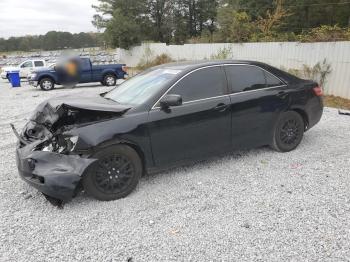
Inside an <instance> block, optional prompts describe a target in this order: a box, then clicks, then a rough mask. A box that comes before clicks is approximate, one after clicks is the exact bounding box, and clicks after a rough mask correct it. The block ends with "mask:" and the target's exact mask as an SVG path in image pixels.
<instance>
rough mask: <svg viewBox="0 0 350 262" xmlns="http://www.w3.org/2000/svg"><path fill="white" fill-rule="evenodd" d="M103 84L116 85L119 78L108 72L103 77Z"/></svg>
mask: <svg viewBox="0 0 350 262" xmlns="http://www.w3.org/2000/svg"><path fill="white" fill-rule="evenodd" d="M103 84H104V85H105V86H115V85H116V84H117V78H116V76H115V75H112V74H108V75H105V77H104V78H103Z"/></svg>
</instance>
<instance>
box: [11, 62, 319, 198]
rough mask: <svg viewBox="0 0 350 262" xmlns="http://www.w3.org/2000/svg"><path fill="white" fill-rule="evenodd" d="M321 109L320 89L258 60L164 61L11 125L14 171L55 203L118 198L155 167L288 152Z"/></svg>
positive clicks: (46, 106)
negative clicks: (245, 152) (257, 151)
mask: <svg viewBox="0 0 350 262" xmlns="http://www.w3.org/2000/svg"><path fill="white" fill-rule="evenodd" d="M322 112H323V103H322V89H321V88H320V87H319V86H318V84H317V83H315V82H313V81H309V80H302V79H299V78H297V77H295V76H292V75H290V74H288V73H285V72H283V71H281V70H279V69H276V68H274V67H271V66H269V65H266V64H263V63H259V62H251V61H215V62H187V63H176V64H167V65H162V66H158V67H154V68H151V69H149V70H147V71H145V72H142V73H140V74H138V75H137V76H134V77H133V78H131V79H129V80H127V81H125V82H124V83H123V84H121V85H120V86H118V87H116V88H115V89H113V90H112V91H110V92H108V93H104V94H101V95H96V96H90V97H82V96H79V97H70V96H64V97H58V98H54V99H50V100H48V101H45V102H44V103H42V104H40V105H39V106H38V107H37V109H36V110H35V112H34V114H33V115H32V117H31V118H30V121H29V122H28V123H27V124H26V125H25V127H24V129H23V131H22V132H21V133H17V131H16V130H15V129H14V131H15V133H16V135H17V137H18V139H19V142H18V146H17V151H16V156H17V165H18V170H19V174H20V176H21V177H22V178H23V179H24V180H25V181H26V182H27V183H29V184H30V185H32V186H34V187H35V188H37V189H38V190H39V191H40V192H42V193H43V194H45V195H46V196H49V197H51V198H54V199H58V200H61V201H65V202H66V201H69V200H71V198H72V197H74V196H75V194H76V193H77V192H78V191H79V190H82V189H83V190H85V191H86V192H87V193H88V194H89V195H91V196H93V197H95V198H96V199H99V200H115V199H119V198H122V197H125V196H127V195H128V194H130V193H131V192H132V191H133V190H134V189H135V187H136V186H137V184H138V181H139V179H140V177H141V176H142V175H143V174H145V173H148V172H152V171H155V170H160V169H164V168H169V167H174V166H177V165H181V164H184V163H188V162H190V161H193V160H198V159H205V158H208V157H210V156H212V155H215V154H220V153H223V152H227V151H231V150H237V149H243V148H254V147H260V146H265V145H268V146H271V147H272V148H274V149H276V150H277V151H280V152H288V151H291V150H293V149H295V148H296V147H297V146H298V145H299V143H300V142H301V140H302V138H303V134H304V132H305V131H306V130H308V129H310V128H311V127H312V126H314V125H315V124H316V123H317V122H319V120H320V118H321V116H322ZM233 175H234V174H233ZM218 179H219V176H218Z"/></svg>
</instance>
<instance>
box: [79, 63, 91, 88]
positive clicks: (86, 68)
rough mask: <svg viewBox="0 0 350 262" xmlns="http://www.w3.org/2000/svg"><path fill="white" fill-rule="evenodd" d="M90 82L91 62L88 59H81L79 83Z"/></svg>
mask: <svg viewBox="0 0 350 262" xmlns="http://www.w3.org/2000/svg"><path fill="white" fill-rule="evenodd" d="M91 80H92V71H91V62H90V59H88V58H82V59H81V60H80V63H79V82H80V83H88V82H91Z"/></svg>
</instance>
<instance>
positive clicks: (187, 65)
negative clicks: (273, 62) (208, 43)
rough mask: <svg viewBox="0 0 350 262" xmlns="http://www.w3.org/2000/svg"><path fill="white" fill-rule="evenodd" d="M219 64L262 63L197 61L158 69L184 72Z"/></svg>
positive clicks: (171, 64)
mask: <svg viewBox="0 0 350 262" xmlns="http://www.w3.org/2000/svg"><path fill="white" fill-rule="evenodd" d="M221 64H250V65H260V64H262V63H260V62H256V61H247V60H199V61H183V62H175V63H169V64H164V65H161V66H159V68H171V69H177V70H186V69H196V68H200V67H204V66H211V65H221Z"/></svg>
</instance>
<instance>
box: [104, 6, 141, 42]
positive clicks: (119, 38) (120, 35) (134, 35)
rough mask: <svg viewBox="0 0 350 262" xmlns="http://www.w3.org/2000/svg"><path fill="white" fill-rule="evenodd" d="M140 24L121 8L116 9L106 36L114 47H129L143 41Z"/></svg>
mask: <svg viewBox="0 0 350 262" xmlns="http://www.w3.org/2000/svg"><path fill="white" fill-rule="evenodd" d="M140 33H141V29H140V26H139V25H138V24H137V23H136V22H135V20H134V19H131V18H130V17H128V16H125V15H124V14H123V12H122V11H121V10H120V9H116V10H115V11H114V13H113V18H112V19H111V20H110V21H109V22H108V24H107V28H106V32H105V37H106V40H107V41H108V42H109V43H110V45H111V46H112V47H121V48H125V49H129V48H130V47H131V46H132V45H135V44H138V43H140V42H141V38H140Z"/></svg>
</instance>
